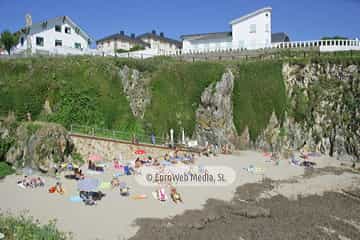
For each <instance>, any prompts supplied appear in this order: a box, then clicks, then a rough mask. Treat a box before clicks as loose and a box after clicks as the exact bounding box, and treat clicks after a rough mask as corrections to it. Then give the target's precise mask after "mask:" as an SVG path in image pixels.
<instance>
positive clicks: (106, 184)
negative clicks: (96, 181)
mask: <svg viewBox="0 0 360 240" xmlns="http://www.w3.org/2000/svg"><path fill="white" fill-rule="evenodd" d="M110 187H111V184H110V182H102V183H101V184H100V186H99V188H100V189H103V190H104V189H110Z"/></svg>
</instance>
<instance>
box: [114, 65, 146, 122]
mask: <svg viewBox="0 0 360 240" xmlns="http://www.w3.org/2000/svg"><path fill="white" fill-rule="evenodd" d="M119 75H120V77H121V82H122V86H123V91H124V93H125V94H126V96H127V99H128V100H129V103H130V108H131V111H132V113H133V115H134V116H135V117H140V118H143V117H144V114H145V108H146V106H147V105H148V104H149V103H150V92H149V88H148V84H149V81H150V79H149V78H145V77H144V76H143V74H142V73H141V72H140V71H138V70H136V69H131V68H129V67H127V66H124V67H123V68H122V69H120V71H119Z"/></svg>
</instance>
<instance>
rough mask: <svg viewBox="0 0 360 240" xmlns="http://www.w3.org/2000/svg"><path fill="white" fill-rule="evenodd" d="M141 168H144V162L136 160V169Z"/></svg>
mask: <svg viewBox="0 0 360 240" xmlns="http://www.w3.org/2000/svg"><path fill="white" fill-rule="evenodd" d="M140 167H142V162H141V160H140V158H136V160H135V168H140Z"/></svg>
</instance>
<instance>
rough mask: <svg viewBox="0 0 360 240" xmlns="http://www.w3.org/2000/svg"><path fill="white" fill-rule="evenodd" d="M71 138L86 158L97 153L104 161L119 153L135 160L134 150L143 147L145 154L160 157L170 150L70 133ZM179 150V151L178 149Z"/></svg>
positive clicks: (125, 157) (127, 158)
mask: <svg viewBox="0 0 360 240" xmlns="http://www.w3.org/2000/svg"><path fill="white" fill-rule="evenodd" d="M71 138H72V140H73V142H74V144H75V148H76V150H77V151H78V152H79V153H80V154H81V155H82V156H83V158H84V159H87V158H88V157H89V155H90V154H99V155H101V156H102V157H103V158H104V159H105V160H106V161H111V160H113V159H114V158H115V157H117V158H118V157H119V155H120V154H121V155H122V157H123V159H124V160H135V159H136V157H137V156H138V155H136V154H135V153H134V152H135V151H136V150H138V149H144V150H145V152H146V154H145V156H149V155H150V156H152V157H160V156H163V155H164V154H166V153H169V152H170V151H171V150H170V149H168V148H166V147H152V146H151V145H148V144H146V145H145V144H139V145H133V144H129V143H125V142H120V141H116V140H110V139H104V138H96V137H91V136H81V135H76V134H72V135H71ZM180 152H181V151H180Z"/></svg>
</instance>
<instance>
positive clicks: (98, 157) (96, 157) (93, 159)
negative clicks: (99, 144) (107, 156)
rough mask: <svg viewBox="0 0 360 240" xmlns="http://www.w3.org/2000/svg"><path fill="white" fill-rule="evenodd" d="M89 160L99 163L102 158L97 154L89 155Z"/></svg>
mask: <svg viewBox="0 0 360 240" xmlns="http://www.w3.org/2000/svg"><path fill="white" fill-rule="evenodd" d="M89 160H91V161H101V160H102V157H101V156H100V155H99V154H91V155H90V156H89Z"/></svg>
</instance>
